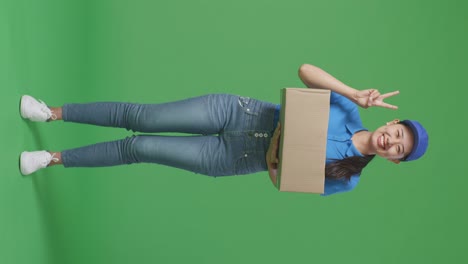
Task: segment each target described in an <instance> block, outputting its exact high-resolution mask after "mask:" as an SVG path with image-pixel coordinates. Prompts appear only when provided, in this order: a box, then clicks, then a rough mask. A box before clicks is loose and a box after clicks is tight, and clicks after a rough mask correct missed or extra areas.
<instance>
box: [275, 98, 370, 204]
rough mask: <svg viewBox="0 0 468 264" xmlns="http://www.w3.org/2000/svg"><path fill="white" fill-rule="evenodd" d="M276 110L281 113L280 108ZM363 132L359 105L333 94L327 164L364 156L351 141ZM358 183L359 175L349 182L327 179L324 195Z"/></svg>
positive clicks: (350, 188)
mask: <svg viewBox="0 0 468 264" xmlns="http://www.w3.org/2000/svg"><path fill="white" fill-rule="evenodd" d="M276 109H277V113H279V106H278V107H277V108H276ZM275 124H276V123H275ZM361 130H367V129H365V128H364V127H363V126H362V122H361V117H360V116H359V111H358V107H357V105H356V104H354V103H353V102H351V101H350V100H349V99H348V98H346V97H344V96H342V95H340V94H337V93H334V92H331V95H330V116H329V120H328V137H327V154H326V163H327V164H328V163H330V162H333V160H334V159H343V158H346V157H351V156H363V155H362V154H361V153H360V152H359V151H358V150H357V149H356V147H355V146H354V144H353V142H352V141H351V137H352V136H353V135H354V133H356V132H358V131H361ZM358 182H359V174H356V175H353V176H352V177H351V180H349V181H348V180H346V179H343V180H331V179H327V178H325V192H324V194H322V195H330V194H335V193H340V192H346V191H349V190H352V189H353V188H354V187H356V185H357V183H358Z"/></svg>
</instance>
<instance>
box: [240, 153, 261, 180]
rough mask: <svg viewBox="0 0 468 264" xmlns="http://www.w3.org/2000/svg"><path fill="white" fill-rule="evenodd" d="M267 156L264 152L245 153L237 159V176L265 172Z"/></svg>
mask: <svg viewBox="0 0 468 264" xmlns="http://www.w3.org/2000/svg"><path fill="white" fill-rule="evenodd" d="M264 159H265V156H264V155H263V153H262V152H259V151H255V152H245V153H243V154H242V155H241V156H239V157H237V158H236V159H235V163H234V172H235V173H236V175H243V174H251V173H256V172H259V171H265V170H266V165H265V162H264Z"/></svg>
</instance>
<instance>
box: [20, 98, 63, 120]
mask: <svg viewBox="0 0 468 264" xmlns="http://www.w3.org/2000/svg"><path fill="white" fill-rule="evenodd" d="M20 109H21V116H22V117H23V118H26V119H29V120H31V121H37V122H46V121H47V120H48V119H52V120H55V119H57V116H56V115H54V114H53V113H52V111H50V109H49V107H47V105H46V104H45V103H44V102H43V101H38V100H36V99H34V97H32V96H29V95H23V96H22V97H21V106H20Z"/></svg>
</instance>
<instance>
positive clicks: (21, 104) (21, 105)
mask: <svg viewBox="0 0 468 264" xmlns="http://www.w3.org/2000/svg"><path fill="white" fill-rule="evenodd" d="M25 96H26V95H23V96H21V98H20V115H21V117H22V118H25V119H26V118H27V117H26V116H25V114H24V104H23V99H24V98H25Z"/></svg>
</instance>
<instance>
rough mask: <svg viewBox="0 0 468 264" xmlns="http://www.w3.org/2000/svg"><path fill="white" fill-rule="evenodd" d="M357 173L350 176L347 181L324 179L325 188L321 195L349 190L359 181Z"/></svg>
mask: <svg viewBox="0 0 468 264" xmlns="http://www.w3.org/2000/svg"><path fill="white" fill-rule="evenodd" d="M359 178H360V177H359V174H356V175H353V176H351V179H350V180H349V181H348V180H346V179H343V180H331V179H325V190H324V193H323V194H321V196H328V195H332V194H337V193H342V192H348V191H351V190H352V189H354V188H355V187H356V185H357V184H358V182H359Z"/></svg>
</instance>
